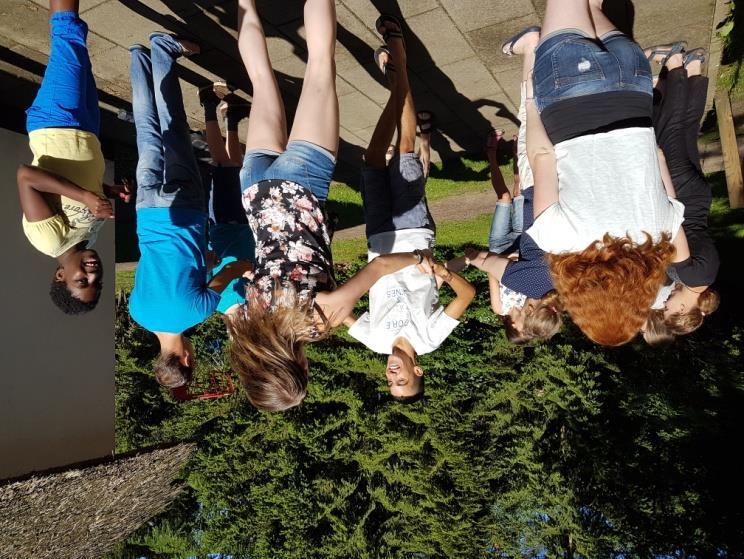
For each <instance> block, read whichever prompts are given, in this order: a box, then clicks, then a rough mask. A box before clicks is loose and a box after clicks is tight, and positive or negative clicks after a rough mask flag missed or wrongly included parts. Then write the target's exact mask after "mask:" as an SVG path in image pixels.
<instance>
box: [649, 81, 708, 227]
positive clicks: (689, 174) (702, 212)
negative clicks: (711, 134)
mask: <svg viewBox="0 0 744 559" xmlns="http://www.w3.org/2000/svg"><path fill="white" fill-rule="evenodd" d="M662 79H664V78H662ZM664 82H665V86H666V88H665V91H664V94H663V96H661V95H655V98H656V99H659V98H660V103H659V104H657V105H656V106H655V107H654V129H655V130H656V141H657V143H658V144H659V147H661V149H662V151H663V152H664V156H665V157H666V161H667V166H668V167H669V174H670V175H671V176H672V183H673V184H674V189H675V191H676V192H677V199H678V200H679V201H680V202H682V203H683V204H684V205H685V222H684V228H685V230H687V229H688V228H707V226H708V214H709V212H710V202H711V190H710V185H708V183H707V181H706V180H705V177H704V176H703V172H702V168H701V166H700V153H699V151H698V147H697V136H698V131H699V130H700V120H701V119H702V117H703V112H704V111H705V100H706V96H707V93H708V78H706V77H704V76H692V77H689V78H688V77H687V71H686V70H685V69H684V68H675V69H674V70H671V71H669V72H668V73H667V75H666V79H664Z"/></svg>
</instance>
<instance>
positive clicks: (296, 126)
mask: <svg viewBox="0 0 744 559" xmlns="http://www.w3.org/2000/svg"><path fill="white" fill-rule="evenodd" d="M305 30H306V32H307V51H308V60H307V68H306V69H305V78H304V81H303V83H302V93H301V94H300V101H299V103H298V104H297V113H296V114H295V120H294V123H293V124H292V132H291V133H290V138H289V139H290V140H304V141H306V142H310V143H313V144H315V145H318V146H320V147H322V148H325V149H327V150H328V151H330V152H331V153H333V154H334V155H335V154H336V152H337V151H338V129H339V116H338V96H337V95H336V61H335V53H336V4H335V2H334V0H306V2H305ZM254 107H255V105H254ZM251 114H253V113H251Z"/></svg>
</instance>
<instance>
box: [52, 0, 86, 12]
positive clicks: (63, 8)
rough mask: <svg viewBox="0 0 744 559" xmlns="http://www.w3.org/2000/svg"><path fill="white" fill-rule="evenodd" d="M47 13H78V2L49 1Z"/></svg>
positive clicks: (66, 0)
mask: <svg viewBox="0 0 744 559" xmlns="http://www.w3.org/2000/svg"><path fill="white" fill-rule="evenodd" d="M49 11H50V12H52V13H54V12H75V13H78V12H79V11H80V1H79V0H49Z"/></svg>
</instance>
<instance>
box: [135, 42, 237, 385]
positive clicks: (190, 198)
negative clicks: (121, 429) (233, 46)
mask: <svg viewBox="0 0 744 559" xmlns="http://www.w3.org/2000/svg"><path fill="white" fill-rule="evenodd" d="M150 45H151V47H152V48H151V51H149V52H148V51H147V50H146V49H145V47H143V46H142V45H133V46H132V47H130V49H129V50H130V52H131V56H132V64H131V82H132V94H133V95H132V106H133V111H134V122H135V127H136V129H137V150H138V152H139V161H138V163H137V236H138V238H139V247H140V253H141V256H140V261H139V264H138V265H137V272H136V275H135V281H134V289H133V290H132V295H131V298H130V300H129V312H130V314H131V315H132V318H133V319H134V320H135V321H136V322H137V323H138V324H140V325H141V326H142V327H144V328H146V329H147V330H150V331H151V332H153V333H154V334H155V335H156V336H157V338H158V341H159V342H160V357H159V358H158V359H157V361H156V362H155V377H156V379H157V381H158V382H159V383H160V384H161V385H163V386H167V387H168V388H176V387H178V386H182V385H184V384H185V383H187V382H188V381H189V379H190V376H191V370H192V367H193V348H192V346H191V343H190V342H189V340H188V339H187V338H186V337H185V336H184V335H183V333H184V332H185V331H186V330H187V329H189V328H191V327H192V326H195V325H197V324H199V323H201V322H202V321H203V320H205V319H206V318H207V317H208V316H209V315H211V314H212V313H213V312H214V311H215V310H216V308H217V305H218V303H219V300H220V295H219V294H220V292H221V291H222V290H224V288H225V286H226V285H227V284H228V283H230V281H232V280H233V279H234V278H236V277H239V276H240V275H242V274H243V272H244V271H245V269H244V268H245V266H244V264H243V263H241V262H233V263H230V264H228V265H227V266H225V267H224V268H223V269H222V271H221V272H220V273H219V274H218V275H216V276H215V277H214V278H213V279H212V280H211V281H210V282H208V280H207V274H208V271H209V270H208V262H207V231H206V223H207V213H206V208H205V196H204V188H203V186H202V182H201V176H200V174H199V170H198V167H197V163H196V158H195V157H194V154H193V150H192V147H191V137H190V131H189V126H188V123H187V121H186V113H185V111H184V108H183V97H182V94H181V87H180V85H179V83H178V77H177V74H176V71H175V64H176V59H177V58H178V57H179V56H181V55H190V54H197V53H198V52H199V47H198V45H196V44H194V43H191V42H189V41H185V40H182V39H181V40H179V39H175V38H174V37H171V36H170V35H166V34H163V33H153V34H152V35H150Z"/></svg>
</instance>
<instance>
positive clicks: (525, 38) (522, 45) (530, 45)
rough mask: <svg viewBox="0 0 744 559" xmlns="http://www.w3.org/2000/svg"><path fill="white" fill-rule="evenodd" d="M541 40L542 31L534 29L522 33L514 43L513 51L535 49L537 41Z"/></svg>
mask: <svg viewBox="0 0 744 559" xmlns="http://www.w3.org/2000/svg"><path fill="white" fill-rule="evenodd" d="M539 42H540V32H539V31H532V32H530V33H526V34H524V35H522V36H521V37H520V38H519V40H517V42H516V43H514V44H513V45H512V49H511V50H512V52H513V53H514V54H524V53H525V52H527V51H528V50H530V49H531V50H535V49H536V48H537V43H539Z"/></svg>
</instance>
